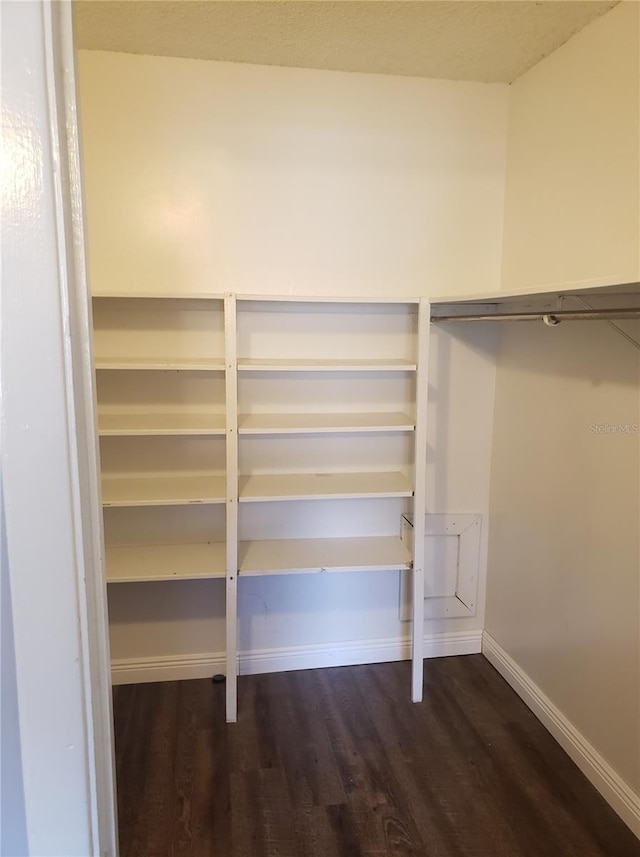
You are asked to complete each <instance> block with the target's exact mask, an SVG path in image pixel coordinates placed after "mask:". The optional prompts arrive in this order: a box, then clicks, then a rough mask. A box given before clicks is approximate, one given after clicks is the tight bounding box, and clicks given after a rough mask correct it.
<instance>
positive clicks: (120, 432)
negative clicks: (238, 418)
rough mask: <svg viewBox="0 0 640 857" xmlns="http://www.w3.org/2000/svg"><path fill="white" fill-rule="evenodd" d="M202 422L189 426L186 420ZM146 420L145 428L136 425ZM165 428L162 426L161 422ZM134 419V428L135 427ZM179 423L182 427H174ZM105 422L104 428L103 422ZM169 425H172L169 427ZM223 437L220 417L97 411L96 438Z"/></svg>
mask: <svg viewBox="0 0 640 857" xmlns="http://www.w3.org/2000/svg"><path fill="white" fill-rule="evenodd" d="M194 417H195V418H199V419H200V420H202V424H200V425H193V424H192V425H189V424H188V420H189V419H190V418H194ZM141 418H142V421H143V423H144V422H145V421H146V420H148V421H149V422H150V423H151V424H150V425H148V426H145V425H144V424H140V422H139V421H140V419H141ZM211 418H214V419H215V418H217V422H218V425H215V426H210V425H209V426H208V425H207V424H206V420H207V419H211ZM163 419H164V421H165V425H164V426H163V425H162V421H163ZM136 420H138V425H136ZM179 420H182V421H184V422H185V424H184V425H182V426H180V425H176V422H177V421H179ZM107 421H108V425H105V423H106V422H107ZM172 422H173V425H172ZM225 434H226V426H225V417H224V414H213V413H212V414H197V413H194V414H180V413H176V412H174V413H154V412H146V413H140V412H136V411H131V412H127V411H111V412H109V413H105V412H102V413H101V412H100V410H98V435H99V436H100V437H183V436H207V437H220V436H224V435H225Z"/></svg>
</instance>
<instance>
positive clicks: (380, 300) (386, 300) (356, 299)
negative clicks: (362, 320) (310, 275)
mask: <svg viewBox="0 0 640 857" xmlns="http://www.w3.org/2000/svg"><path fill="white" fill-rule="evenodd" d="M236 300H237V301H238V303H240V302H249V301H250V302H252V303H271V302H273V303H292V304H297V303H324V304H398V305H400V306H402V305H403V304H408V305H414V304H418V303H420V298H419V297H395V296H393V297H390V296H386V295H377V296H376V295H355V296H349V295H249V294H246V295H236Z"/></svg>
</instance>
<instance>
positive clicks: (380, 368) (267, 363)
mask: <svg viewBox="0 0 640 857" xmlns="http://www.w3.org/2000/svg"><path fill="white" fill-rule="evenodd" d="M415 370H416V364H415V363H412V362H411V361H410V360H349V359H344V360H275V359H274V360H272V359H270V358H263V359H253V358H241V359H239V360H238V372H414V371H415Z"/></svg>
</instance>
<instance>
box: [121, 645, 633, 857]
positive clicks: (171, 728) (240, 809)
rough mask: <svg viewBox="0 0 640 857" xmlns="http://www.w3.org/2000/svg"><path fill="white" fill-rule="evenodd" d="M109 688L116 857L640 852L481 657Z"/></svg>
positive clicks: (490, 856)
mask: <svg viewBox="0 0 640 857" xmlns="http://www.w3.org/2000/svg"><path fill="white" fill-rule="evenodd" d="M239 686H240V701H239V721H238V723H237V724H235V725H231V726H227V725H226V724H225V722H224V685H213V684H212V683H211V682H210V681H207V680H203V681H185V682H171V683H164V684H146V685H130V686H121V687H117V688H115V689H114V709H115V730H116V756H117V777H118V798H119V800H118V803H119V816H120V819H119V821H120V843H121V845H120V847H121V857H409V855H412V857H640V842H639V841H638V840H637V839H636V838H635V837H634V836H633V835H632V834H631V832H630V831H629V830H628V828H627V827H626V826H625V825H624V824H623V823H622V822H621V821H620V820H619V819H618V818H617V816H616V815H615V813H614V812H613V811H612V810H611V809H610V808H609V807H608V806H607V804H606V803H605V802H604V801H603V800H602V798H601V797H600V796H599V795H598V794H597V792H596V791H595V789H593V787H592V786H591V785H590V784H589V783H588V781H587V780H586V779H585V778H584V777H583V776H582V774H581V773H580V772H579V771H578V769H577V768H576V767H575V765H574V764H573V763H572V762H571V761H570V760H569V759H568V757H567V756H566V755H565V753H564V752H563V751H562V750H561V748H560V747H559V745H558V744H557V743H556V742H555V741H554V740H553V738H551V736H550V735H549V734H548V733H547V731H546V730H545V729H544V727H543V726H542V725H541V724H540V723H539V722H538V721H537V720H536V718H535V717H534V716H533V715H532V714H531V713H530V711H529V710H528V709H527V708H526V706H525V705H524V703H522V702H521V701H520V699H519V698H518V697H517V696H516V694H515V693H514V692H513V691H512V690H511V688H510V687H509V686H508V685H507V684H506V683H505V682H504V681H503V680H502V678H501V677H500V676H499V675H498V673H497V672H496V671H495V670H494V669H493V667H491V665H490V664H489V663H488V662H487V661H486V660H485V659H484V658H483V657H482V655H471V656H466V657H458V658H441V659H435V660H428V661H426V662H425V701H424V702H423V703H421V704H419V705H413V704H412V703H411V702H410V699H409V687H410V667H409V664H408V663H406V662H405V663H393V664H376V665H373V666H357V667H341V668H333V669H325V670H310V671H305V672H290V673H277V674H274V675H264V676H244V677H241V679H240V682H239Z"/></svg>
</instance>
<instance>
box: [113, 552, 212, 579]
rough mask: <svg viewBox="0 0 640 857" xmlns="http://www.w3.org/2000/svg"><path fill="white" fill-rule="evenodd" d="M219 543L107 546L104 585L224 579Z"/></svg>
mask: <svg viewBox="0 0 640 857" xmlns="http://www.w3.org/2000/svg"><path fill="white" fill-rule="evenodd" d="M225 550H226V547H225V545H224V544H223V543H220V542H214V543H211V544H184V545H175V544H174V545H135V546H123V547H121V546H118V547H107V549H106V568H107V583H139V582H143V581H161V580H201V579H207V578H215V577H224V576H225V573H226V568H225V561H226V554H225Z"/></svg>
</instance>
